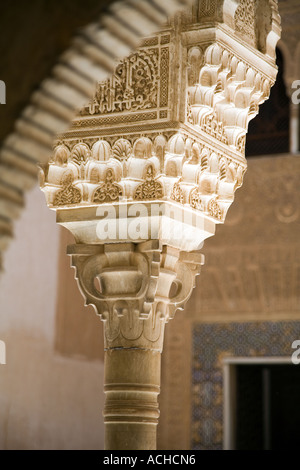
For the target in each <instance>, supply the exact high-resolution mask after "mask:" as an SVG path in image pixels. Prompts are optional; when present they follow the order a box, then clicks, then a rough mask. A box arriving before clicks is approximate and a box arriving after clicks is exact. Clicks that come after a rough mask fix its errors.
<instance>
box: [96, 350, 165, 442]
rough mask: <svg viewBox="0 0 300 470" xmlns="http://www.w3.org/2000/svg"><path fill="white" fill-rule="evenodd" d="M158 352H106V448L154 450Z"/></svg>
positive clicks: (156, 421) (156, 418)
mask: <svg viewBox="0 0 300 470" xmlns="http://www.w3.org/2000/svg"><path fill="white" fill-rule="evenodd" d="M160 368H161V353H160V352H159V351H154V350H150V349H145V350H144V349H135V348H132V349H123V348H120V349H109V350H107V351H106V353H105V379H104V380H105V386H104V387H105V388H104V390H105V395H106V403H105V409H104V421H105V449H106V450H155V449H156V432H157V424H158V418H159V408H158V395H159V392H160Z"/></svg>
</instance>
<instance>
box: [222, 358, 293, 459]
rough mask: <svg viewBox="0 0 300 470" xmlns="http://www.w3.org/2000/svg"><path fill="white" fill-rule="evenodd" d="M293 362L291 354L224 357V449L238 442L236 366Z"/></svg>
mask: <svg viewBox="0 0 300 470" xmlns="http://www.w3.org/2000/svg"><path fill="white" fill-rule="evenodd" d="M257 364H261V365H270V364H279V365H280V364H291V365H293V362H292V359H291V356H288V357H287V356H279V357H226V358H225V359H223V450H235V449H234V447H235V442H236V422H235V421H236V420H235V417H236V396H235V391H236V386H235V384H236V366H237V365H257Z"/></svg>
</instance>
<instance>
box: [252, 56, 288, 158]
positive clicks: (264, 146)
mask: <svg viewBox="0 0 300 470" xmlns="http://www.w3.org/2000/svg"><path fill="white" fill-rule="evenodd" d="M277 65H278V76H277V80H276V82H275V85H274V86H273V88H272V90H271V94H270V99H269V100H267V101H266V102H265V103H264V104H263V105H261V106H260V110H259V115H258V116H257V117H256V118H254V119H253V120H252V121H250V124H249V130H248V134H247V145H246V157H251V156H258V155H259V156H260V155H269V154H280V153H288V152H289V146H290V99H289V97H288V96H287V94H286V87H285V83H284V78H283V77H284V61H283V56H282V54H281V52H280V50H279V49H277Z"/></svg>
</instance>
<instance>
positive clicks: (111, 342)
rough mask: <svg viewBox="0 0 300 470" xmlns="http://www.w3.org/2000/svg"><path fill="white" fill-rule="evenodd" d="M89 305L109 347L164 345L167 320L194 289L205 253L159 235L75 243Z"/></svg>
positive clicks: (78, 269) (74, 253)
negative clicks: (146, 238) (154, 238)
mask: <svg viewBox="0 0 300 470" xmlns="http://www.w3.org/2000/svg"><path fill="white" fill-rule="evenodd" d="M68 253H69V254H70V255H71V256H72V265H73V266H74V267H75V268H76V278H77V280H78V284H79V287H80V290H81V292H82V294H83V296H84V298H85V301H86V304H87V305H93V306H94V308H95V309H96V312H97V314H98V315H100V317H101V320H103V321H104V324H105V329H104V335H105V348H106V349H107V350H108V349H115V348H133V347H134V348H140V349H151V350H156V351H160V352H161V351H162V347H163V336H164V327H165V324H166V323H167V322H168V321H169V320H170V319H172V318H173V317H174V315H175V312H176V311H177V310H178V309H182V308H183V307H184V304H185V303H186V302H187V300H188V299H189V297H190V296H191V294H192V290H193V288H194V286H195V277H196V275H197V274H199V272H200V267H201V265H202V264H203V263H204V257H203V255H201V254H200V253H199V252H197V253H185V252H180V251H179V250H178V249H175V248H171V247H168V246H163V245H161V243H159V242H158V241H149V242H146V243H139V244H133V243H124V244H122V243H121V244H112V245H72V246H69V249H68Z"/></svg>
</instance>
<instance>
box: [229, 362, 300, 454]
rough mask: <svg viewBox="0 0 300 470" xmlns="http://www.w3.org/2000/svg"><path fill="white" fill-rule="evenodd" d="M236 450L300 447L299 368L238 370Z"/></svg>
mask: <svg viewBox="0 0 300 470" xmlns="http://www.w3.org/2000/svg"><path fill="white" fill-rule="evenodd" d="M235 435H236V446H235V448H236V450H296V449H298V448H299V446H300V366H295V365H289V364H282V365H262V364H260V365H237V366H236V434H235Z"/></svg>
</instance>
